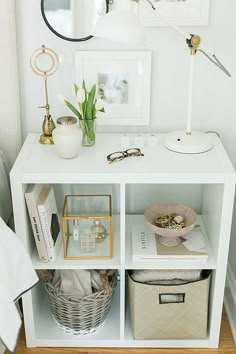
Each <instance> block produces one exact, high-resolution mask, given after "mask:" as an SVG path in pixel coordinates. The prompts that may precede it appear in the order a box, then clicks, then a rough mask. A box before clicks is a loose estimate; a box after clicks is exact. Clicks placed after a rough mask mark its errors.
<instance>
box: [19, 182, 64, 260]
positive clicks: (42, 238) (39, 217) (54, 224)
mask: <svg viewBox="0 0 236 354" xmlns="http://www.w3.org/2000/svg"><path fill="white" fill-rule="evenodd" d="M25 199H26V204H27V208H28V212H29V217H30V222H31V225H32V229H33V234H34V239H35V243H36V247H37V251H38V256H39V259H40V261H42V262H53V261H55V260H56V257H57V255H58V253H59V248H60V243H61V237H60V220H59V214H58V211H57V205H56V200H55V194H54V190H53V187H52V186H50V185H46V184H31V185H29V187H28V190H27V191H26V193H25Z"/></svg>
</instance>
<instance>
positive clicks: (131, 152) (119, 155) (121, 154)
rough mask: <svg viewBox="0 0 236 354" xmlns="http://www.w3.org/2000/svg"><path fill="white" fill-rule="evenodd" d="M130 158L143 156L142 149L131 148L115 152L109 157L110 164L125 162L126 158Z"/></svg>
mask: <svg viewBox="0 0 236 354" xmlns="http://www.w3.org/2000/svg"><path fill="white" fill-rule="evenodd" d="M129 156H143V154H142V153H141V151H140V149H138V148H131V149H128V150H126V151H118V152H114V153H112V154H110V155H108V156H107V159H108V161H109V162H114V161H120V160H123V159H124V158H125V157H129Z"/></svg>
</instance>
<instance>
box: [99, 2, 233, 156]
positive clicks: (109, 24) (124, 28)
mask: <svg viewBox="0 0 236 354" xmlns="http://www.w3.org/2000/svg"><path fill="white" fill-rule="evenodd" d="M141 2H147V3H148V4H149V5H150V10H154V11H157V12H156V14H157V15H158V17H159V18H160V19H161V20H162V21H163V22H164V23H166V24H167V25H168V26H170V27H171V28H173V29H174V30H175V31H177V32H178V33H179V34H181V35H182V36H183V37H184V38H185V40H186V43H187V45H188V47H189V49H190V73H189V92H188V111H187V112H188V113H187V122H186V130H185V131H174V132H172V133H169V134H167V136H166V139H165V142H164V145H165V147H166V148H167V149H169V150H172V151H175V152H180V153H186V154H198V153H202V152H205V151H209V150H210V149H212V148H213V143H212V139H211V137H210V136H209V135H208V134H205V133H202V132H199V131H192V98H193V82H194V69H195V57H196V53H197V52H201V53H203V54H204V55H205V56H206V57H207V58H208V59H209V60H210V61H211V62H212V63H214V64H215V65H216V66H217V67H218V68H219V69H221V70H222V71H223V72H224V73H225V74H226V75H228V76H231V75H230V73H229V72H228V70H227V69H226V68H225V67H224V66H223V65H222V64H221V62H220V61H219V60H218V59H217V57H216V56H215V54H211V53H208V52H207V51H206V50H205V49H203V48H201V47H200V43H201V38H200V36H198V35H196V34H187V33H185V32H184V31H183V30H182V29H181V28H179V27H177V26H175V25H173V24H172V23H170V22H169V21H168V19H166V17H165V16H164V15H162V14H161V13H160V11H159V10H157V9H156V8H155V6H154V5H153V3H152V2H151V1H150V0H118V1H117V6H116V8H115V9H114V10H112V11H110V12H108V13H107V14H106V15H104V16H102V17H100V19H99V20H98V21H97V23H96V25H95V27H94V30H93V35H94V36H95V37H101V38H106V39H110V40H113V41H114V40H115V41H122V42H133V43H138V42H141V41H143V39H144V30H143V26H142V25H141V23H140V21H139V19H138V16H137V13H138V11H137V10H138V5H140V3H141Z"/></svg>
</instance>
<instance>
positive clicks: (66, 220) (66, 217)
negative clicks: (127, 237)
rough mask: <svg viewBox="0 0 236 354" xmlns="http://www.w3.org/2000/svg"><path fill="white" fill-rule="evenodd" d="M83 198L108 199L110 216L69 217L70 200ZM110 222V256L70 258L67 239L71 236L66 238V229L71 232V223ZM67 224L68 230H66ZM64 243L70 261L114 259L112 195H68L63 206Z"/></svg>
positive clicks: (64, 249) (62, 227)
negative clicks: (80, 221)
mask: <svg viewBox="0 0 236 354" xmlns="http://www.w3.org/2000/svg"><path fill="white" fill-rule="evenodd" d="M73 197H75V198H81V197H108V208H109V213H108V215H93V216H91V215H69V209H68V199H69V198H73ZM94 219H99V220H108V225H109V255H108V256H68V252H67V250H68V243H69V241H68V242H67V239H68V237H69V236H66V229H67V230H69V222H70V221H73V220H94ZM65 223H66V228H65ZM61 229H62V241H63V252H64V258H65V259H68V260H76V259H110V258H112V247H113V239H112V234H113V230H112V202H111V195H110V194H81V195H78V194H71V195H66V196H65V200H64V205H63V212H62V226H61Z"/></svg>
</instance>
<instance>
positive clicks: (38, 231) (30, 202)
mask: <svg viewBox="0 0 236 354" xmlns="http://www.w3.org/2000/svg"><path fill="white" fill-rule="evenodd" d="M42 189H43V185H42V184H30V185H29V187H28V189H27V191H26V193H25V200H26V205H27V209H28V213H29V217H30V222H31V226H32V230H33V234H34V239H35V244H36V248H37V251H38V256H39V260H40V261H41V262H48V252H47V247H46V244H45V240H44V235H43V231H42V227H41V222H40V219H39V214H38V208H37V204H38V200H39V197H40V194H41V191H42Z"/></svg>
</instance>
